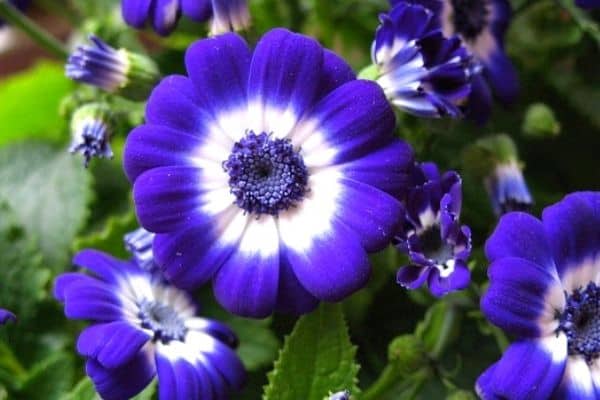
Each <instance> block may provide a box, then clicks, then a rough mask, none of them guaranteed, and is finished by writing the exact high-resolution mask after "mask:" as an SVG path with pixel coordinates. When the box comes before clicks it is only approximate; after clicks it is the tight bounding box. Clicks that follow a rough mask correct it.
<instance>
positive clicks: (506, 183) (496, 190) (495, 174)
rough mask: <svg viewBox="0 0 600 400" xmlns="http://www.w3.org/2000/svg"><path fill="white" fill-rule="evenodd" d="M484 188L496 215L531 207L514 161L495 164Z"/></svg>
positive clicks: (526, 190)
mask: <svg viewBox="0 0 600 400" xmlns="http://www.w3.org/2000/svg"><path fill="white" fill-rule="evenodd" d="M485 188H486V190H487V192H488V195H489V196H490V199H491V201H492V207H493V209H494V212H495V213H496V215H502V214H505V213H507V212H510V211H528V210H529V209H530V208H531V206H532V205H533V198H532V197H531V194H530V193H529V189H528V188H527V183H525V178H524V177H523V172H522V170H521V166H520V165H519V163H518V162H517V161H516V160H511V161H509V162H506V163H499V164H497V165H496V167H495V168H494V170H493V171H492V173H491V174H490V175H488V177H487V178H486V179H485Z"/></svg>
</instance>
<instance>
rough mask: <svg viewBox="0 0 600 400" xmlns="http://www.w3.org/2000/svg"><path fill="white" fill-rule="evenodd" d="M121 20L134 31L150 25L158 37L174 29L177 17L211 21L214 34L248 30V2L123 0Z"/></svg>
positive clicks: (245, 0) (226, 0) (231, 0)
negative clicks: (182, 16)
mask: <svg viewBox="0 0 600 400" xmlns="http://www.w3.org/2000/svg"><path fill="white" fill-rule="evenodd" d="M121 6H122V12H123V19H125V22H127V24H129V25H131V26H133V27H135V28H143V27H144V26H145V25H146V23H150V24H151V25H152V27H153V28H154V30H155V31H156V32H157V33H158V34H160V35H168V34H169V33H171V31H173V29H175V26H176V25H177V21H178V20H179V17H180V15H181V14H182V13H183V15H185V16H186V17H188V18H190V19H192V20H194V21H198V22H204V21H207V20H209V19H210V20H211V33H212V34H213V35H216V34H219V33H223V32H229V31H237V30H240V29H244V28H246V27H248V25H249V24H250V13H249V12H248V1H247V0H122V3H121Z"/></svg>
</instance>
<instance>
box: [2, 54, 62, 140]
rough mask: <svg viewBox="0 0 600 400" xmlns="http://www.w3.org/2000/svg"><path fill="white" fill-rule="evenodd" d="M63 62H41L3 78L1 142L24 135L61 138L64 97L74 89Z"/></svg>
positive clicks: (28, 136) (21, 137) (26, 136)
mask: <svg viewBox="0 0 600 400" xmlns="http://www.w3.org/2000/svg"><path fill="white" fill-rule="evenodd" d="M72 87H73V84H72V82H71V81H70V80H69V79H67V78H66V77H65V72H64V66H63V65H62V64H53V63H41V64H38V65H36V66H34V67H33V68H31V69H29V70H27V71H25V72H22V73H20V74H17V75H13V76H12V77H10V78H9V79H7V80H4V81H0V99H2V101H0V121H2V135H0V145H2V144H5V143H9V142H14V141H15V140H18V139H23V138H34V137H36V138H45V139H52V140H60V139H61V138H62V137H64V128H65V126H66V122H65V121H64V120H63V119H62V118H60V117H59V116H58V107H59V104H60V101H61V99H62V98H63V97H64V96H65V95H66V94H67V93H68V92H69V91H70V90H71V89H72Z"/></svg>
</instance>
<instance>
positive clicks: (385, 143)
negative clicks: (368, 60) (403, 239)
mask: <svg viewBox="0 0 600 400" xmlns="http://www.w3.org/2000/svg"><path fill="white" fill-rule="evenodd" d="M186 66H187V72H188V74H189V77H184V76H170V77H167V78H166V79H164V80H163V81H162V82H161V83H160V84H159V85H158V87H157V88H156V89H155V90H154V92H153V94H152V96H151V97H150V99H149V101H148V105H147V109H146V125H143V126H140V127H138V128H136V129H135V130H133V131H132V132H131V133H130V134H129V136H128V138H127V143H126V148H125V155H124V161H125V171H126V173H127V176H128V177H129V179H130V180H131V181H132V182H134V200H135V205H136V211H137V216H138V219H139V221H140V223H141V224H142V226H144V228H146V229H148V230H149V231H151V232H155V233H157V235H156V238H155V240H154V252H155V256H156V258H157V263H158V265H159V266H161V267H162V268H163V269H164V274H165V276H166V277H167V279H169V280H171V281H172V282H173V283H175V284H176V285H178V286H181V287H184V288H193V287H197V286H199V285H201V284H203V283H206V282H207V281H209V280H211V279H212V280H213V285H214V286H213V287H214V291H215V294H216V297H217V299H218V300H219V301H220V303H221V304H222V305H223V306H224V307H226V308H227V309H228V310H230V311H231V312H234V313H237V314H241V315H245V316H254V317H264V316H266V315H269V314H270V313H272V312H273V311H274V310H275V309H278V310H281V311H287V312H294V313H302V312H307V311H309V310H311V309H313V308H314V307H315V306H316V305H317V303H318V301H319V300H326V301H339V300H341V299H342V298H344V297H346V296H347V295H349V294H351V293H352V292H354V291H355V290H357V289H359V288H361V287H362V286H364V285H365V283H366V282H367V280H368V278H369V273H370V266H369V261H368V258H367V252H370V251H376V250H380V249H382V248H384V247H385V246H386V245H387V244H388V243H389V241H390V239H391V236H392V234H393V232H394V231H395V229H396V224H397V221H399V219H400V213H401V205H400V202H399V201H398V200H397V199H396V198H395V197H396V196H400V195H402V194H403V191H404V189H405V186H406V183H407V179H408V176H407V170H408V166H409V165H411V164H412V157H413V154H412V150H411V148H410V147H409V146H408V145H407V144H406V143H405V142H403V141H400V140H398V139H395V138H394V134H393V130H394V122H395V121H394V114H393V111H392V110H391V108H390V106H389V105H388V103H387V100H386V98H385V96H384V94H383V92H382V90H381V89H380V88H379V86H378V85H377V84H375V83H373V82H370V81H361V80H355V79H354V74H353V73H352V71H351V69H350V67H349V66H348V65H347V64H346V63H345V62H344V61H342V60H341V59H340V58H339V57H338V56H336V55H335V54H333V53H332V52H330V51H327V50H324V49H323V48H322V47H321V46H320V45H319V44H318V43H317V42H316V41H315V40H313V39H310V38H308V37H306V36H302V35H298V34H293V33H291V32H289V31H287V30H284V29H275V30H272V31H270V32H269V33H267V34H266V35H265V36H264V37H263V38H262V39H261V40H260V41H259V43H258V45H257V47H256V49H255V50H254V53H252V52H251V50H250V49H249V48H248V46H247V45H246V43H245V42H244V41H243V39H242V38H240V37H239V36H238V35H236V34H225V35H221V36H217V37H214V38H211V39H205V40H200V41H198V42H196V43H195V44H193V45H192V46H191V47H190V48H189V49H188V51H187V54H186Z"/></svg>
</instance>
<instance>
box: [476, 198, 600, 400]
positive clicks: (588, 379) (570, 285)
mask: <svg viewBox="0 0 600 400" xmlns="http://www.w3.org/2000/svg"><path fill="white" fill-rule="evenodd" d="M485 253H486V256H487V258H488V260H489V261H490V266H489V268H488V276H489V279H490V286H489V288H488V290H487V292H486V293H485V295H484V296H483V298H482V300H481V310H482V311H483V313H484V315H485V316H486V317H487V318H488V319H489V320H490V321H491V322H492V323H493V324H495V325H497V326H498V327H500V328H502V329H503V330H504V331H506V332H507V333H508V334H510V335H511V336H512V337H514V338H515V341H514V342H513V343H512V344H511V345H510V346H509V347H508V348H507V349H506V350H505V351H504V354H503V356H502V358H501V359H500V360H499V361H498V362H496V363H494V364H493V365H492V366H490V367H489V368H488V369H487V370H486V371H485V372H484V373H483V374H482V375H481V376H480V377H479V379H478V380H477V392H478V393H479V395H480V396H481V398H483V399H496V398H506V399H522V398H536V399H550V398H552V399H596V398H598V396H599V395H600V386H599V384H598V362H600V360H599V357H600V287H599V280H598V277H599V276H600V193H599V192H578V193H573V194H570V195H567V196H566V197H565V198H564V199H563V200H561V201H560V202H558V203H556V204H554V205H552V206H550V207H547V208H546V209H545V210H544V211H543V213H542V218H541V220H539V219H537V218H535V217H533V216H531V215H529V214H526V213H522V212H511V213H508V214H506V215H504V216H503V217H502V218H501V219H500V222H499V223H498V226H497V227H496V229H495V231H494V233H493V234H492V235H491V236H490V238H489V239H488V241H487V243H486V246H485Z"/></svg>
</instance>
